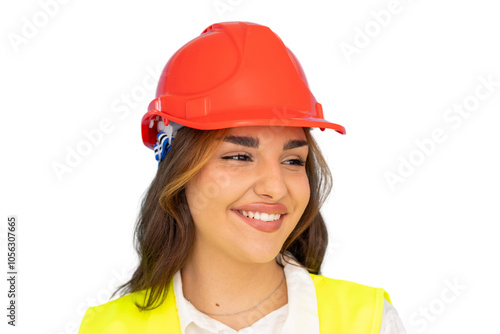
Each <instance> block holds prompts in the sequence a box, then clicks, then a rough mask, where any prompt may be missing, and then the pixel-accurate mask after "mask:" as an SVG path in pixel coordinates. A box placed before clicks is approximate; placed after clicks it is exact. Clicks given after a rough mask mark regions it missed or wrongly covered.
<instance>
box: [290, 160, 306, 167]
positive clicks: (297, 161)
mask: <svg viewBox="0 0 500 334" xmlns="http://www.w3.org/2000/svg"><path fill="white" fill-rule="evenodd" d="M289 161H291V162H292V163H287V165H294V166H304V165H305V164H306V162H305V161H304V160H302V159H291V160H287V161H285V162H289Z"/></svg>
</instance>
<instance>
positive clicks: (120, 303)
mask: <svg viewBox="0 0 500 334" xmlns="http://www.w3.org/2000/svg"><path fill="white" fill-rule="evenodd" d="M310 275H311V277H312V279H313V282H314V287H315V289H316V299H317V302H318V317H319V329H320V333H321V334H379V332H380V323H381V320H382V310H383V303H384V297H385V299H386V300H387V301H388V302H391V300H390V298H389V295H388V293H387V292H386V291H385V290H384V289H382V288H373V287H369V286H366V285H361V284H358V283H354V282H349V281H343V280H337V279H332V278H327V277H324V276H321V275H314V274H310ZM146 291H149V290H141V291H137V292H133V293H130V294H128V295H125V296H122V297H120V298H118V299H115V300H113V301H110V302H107V303H105V304H102V305H99V306H94V307H89V308H88V309H87V312H86V313H85V315H84V317H83V320H82V323H81V325H80V329H79V331H78V334H136V333H144V334H158V333H168V334H181V328H180V323H179V318H178V317H177V309H176V304H175V295H174V287H173V280H172V281H171V283H170V287H169V289H168V292H167V297H166V299H165V301H164V302H163V303H162V304H161V305H160V306H159V307H157V308H155V309H153V310H149V311H140V310H139V309H138V308H137V307H136V306H135V304H134V301H137V302H138V303H139V304H141V302H142V301H144V294H145V293H146Z"/></svg>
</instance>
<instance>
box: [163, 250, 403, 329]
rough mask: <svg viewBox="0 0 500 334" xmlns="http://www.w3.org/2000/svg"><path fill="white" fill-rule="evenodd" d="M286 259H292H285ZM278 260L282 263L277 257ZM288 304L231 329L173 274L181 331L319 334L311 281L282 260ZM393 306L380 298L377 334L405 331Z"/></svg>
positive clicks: (177, 274)
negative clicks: (193, 299)
mask: <svg viewBox="0 0 500 334" xmlns="http://www.w3.org/2000/svg"><path fill="white" fill-rule="evenodd" d="M289 261H291V262H292V261H294V260H293V259H289ZM280 263H283V262H281V261H280ZM284 271H285V277H286V284H287V292H288V304H286V305H284V306H282V307H281V308H279V309H277V310H275V311H273V312H271V313H269V314H267V315H266V316H264V317H263V318H261V319H259V320H258V321H257V322H255V323H253V324H252V325H251V326H249V327H246V328H243V329H241V330H239V331H235V330H234V329H232V328H230V327H229V326H227V325H225V324H223V323H221V322H220V321H217V320H215V319H212V318H210V317H209V316H208V315H206V314H204V313H202V312H200V311H198V310H197V309H196V308H195V307H194V306H193V305H192V304H191V303H189V302H188V301H187V300H186V299H185V298H184V294H183V292H182V279H181V272H180V270H179V271H178V272H177V273H175V275H174V278H173V280H174V293H175V301H176V305H177V314H178V316H179V321H180V325H181V330H182V333H183V334H257V333H258V334H277V333H287V334H304V333H308V334H319V320H318V319H319V318H318V304H317V300H316V291H315V288H314V283H313V280H312V278H311V276H310V275H309V272H308V271H307V270H306V269H304V268H301V267H298V266H295V265H292V264H288V263H286V262H285V263H284ZM405 333H406V332H405V330H404V327H403V324H402V322H401V319H400V318H399V315H398V313H397V312H396V309H395V308H394V307H393V306H392V305H391V304H390V303H389V302H388V301H386V300H385V299H384V309H383V314H382V324H381V326H380V334H405Z"/></svg>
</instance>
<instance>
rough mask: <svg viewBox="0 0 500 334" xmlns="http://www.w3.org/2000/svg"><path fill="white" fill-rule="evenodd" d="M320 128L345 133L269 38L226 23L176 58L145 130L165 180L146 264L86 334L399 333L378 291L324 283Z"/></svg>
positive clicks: (144, 219)
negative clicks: (315, 133)
mask: <svg viewBox="0 0 500 334" xmlns="http://www.w3.org/2000/svg"><path fill="white" fill-rule="evenodd" d="M312 128H320V129H321V130H325V129H326V128H328V129H333V130H335V131H337V132H339V133H341V134H345V130H344V128H343V127H342V126H341V125H338V124H334V123H330V122H328V121H326V120H325V119H324V118H323V112H322V109H321V105H320V104H319V103H317V102H316V100H315V98H314V96H313V95H312V93H311V92H310V90H309V86H308V84H307V81H306V77H305V75H304V72H303V71H302V68H301V66H300V64H299V62H298V60H297V59H296V58H295V56H294V55H293V53H292V52H291V51H290V50H289V49H288V48H287V47H286V46H285V45H284V44H283V42H282V41H281V40H280V39H279V37H278V36H277V35H276V34H275V33H273V32H272V31H271V30H270V29H269V28H267V27H265V26H261V25H257V24H253V23H248V22H226V23H218V24H214V25H211V26H210V27H208V28H207V29H205V30H204V31H203V32H202V34H201V35H200V36H199V37H197V38H195V39H193V40H192V41H190V42H189V43H187V44H186V45H184V46H183V47H182V48H181V49H180V50H178V51H177V52H176V53H175V54H174V55H173V56H172V58H171V59H170V60H169V62H168V63H167V65H166V66H165V68H164V70H163V73H162V76H161V78H160V82H159V85H158V90H157V97H156V99H155V100H153V101H152V102H151V104H150V105H149V111H148V113H147V114H146V115H145V116H144V117H143V119H142V136H143V141H144V143H145V145H146V146H148V147H149V148H152V149H154V152H155V156H156V159H157V160H158V172H157V174H156V177H155V179H154V180H153V182H152V183H151V186H150V188H149V190H148V192H147V194H146V196H145V198H144V200H143V203H142V207H141V212H140V216H139V219H138V223H137V228H136V231H135V232H136V233H135V238H136V241H137V245H136V247H137V251H138V254H139V256H140V263H139V265H138V268H137V270H136V271H135V273H134V275H133V277H132V278H131V279H130V281H128V282H127V283H126V284H124V285H122V286H121V287H120V288H119V289H118V290H117V291H119V290H121V289H124V290H125V293H126V294H125V295H123V296H122V297H120V298H118V299H116V300H114V301H111V302H108V303H106V304H103V305H100V306H96V307H91V308H89V309H88V310H87V312H86V314H85V316H84V319H83V321H82V324H81V327H80V331H79V333H80V334H87V333H186V334H197V333H260V334H266V333H273V334H276V333H301V334H304V333H307V334H314V333H322V334H324V333H335V334H339V333H356V334H358V333H359V334H364V333H367V334H368V333H370V334H378V333H384V334H400V333H404V329H403V326H402V324H401V320H400V319H399V317H398V315H397V312H396V311H395V309H394V308H393V307H392V305H391V304H390V299H389V295H388V294H387V293H386V292H385V291H384V290H383V289H381V288H372V287H368V286H364V285H360V284H357V283H353V282H348V281H342V280H335V279H330V278H326V277H323V276H321V275H319V272H320V268H321V264H322V261H323V257H324V254H325V250H326V246H327V242H328V235H327V229H326V226H325V223H324V221H323V218H322V216H321V213H320V211H319V210H320V208H321V205H322V204H323V202H324V200H325V198H326V196H327V195H328V194H329V192H330V189H331V174H330V171H329V169H328V167H327V165H326V163H325V160H324V158H323V157H322V155H321V152H320V150H319V148H318V146H317V145H316V143H315V141H314V139H313V137H312V136H311V133H310V131H311V129H312ZM115 293H116V292H115Z"/></svg>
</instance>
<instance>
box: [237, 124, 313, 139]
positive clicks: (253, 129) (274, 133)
mask: <svg viewBox="0 0 500 334" xmlns="http://www.w3.org/2000/svg"><path fill="white" fill-rule="evenodd" d="M228 135H232V136H247V137H255V138H258V139H261V140H262V139H267V140H278V141H285V140H289V139H303V140H307V139H306V135H305V134H304V129H303V128H301V127H286V126H242V127H235V128H231V129H230V130H229V132H228Z"/></svg>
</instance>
